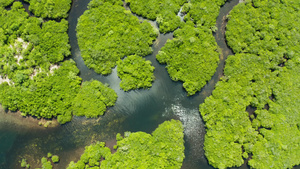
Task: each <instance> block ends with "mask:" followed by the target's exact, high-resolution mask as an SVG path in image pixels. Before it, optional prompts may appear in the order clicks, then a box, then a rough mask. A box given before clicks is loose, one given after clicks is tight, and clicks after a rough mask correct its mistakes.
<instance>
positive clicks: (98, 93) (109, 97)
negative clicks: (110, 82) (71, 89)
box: [72, 80, 118, 118]
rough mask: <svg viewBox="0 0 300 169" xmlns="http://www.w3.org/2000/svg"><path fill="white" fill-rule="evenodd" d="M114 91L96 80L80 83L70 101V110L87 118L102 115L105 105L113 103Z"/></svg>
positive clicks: (108, 105)
mask: <svg viewBox="0 0 300 169" xmlns="http://www.w3.org/2000/svg"><path fill="white" fill-rule="evenodd" d="M117 98H118V96H117V94H116V92H115V91H114V90H113V89H111V88H109V87H108V86H107V85H104V84H102V83H101V82H99V81H97V80H92V81H86V82H83V83H82V88H81V90H80V91H79V92H78V94H77V96H76V97H75V99H74V100H73V102H72V112H73V114H74V115H76V116H85V117H87V118H91V117H94V118H95V117H98V116H100V115H103V114H104V112H105V111H106V109H107V107H110V106H113V105H115V102H116V101H117Z"/></svg>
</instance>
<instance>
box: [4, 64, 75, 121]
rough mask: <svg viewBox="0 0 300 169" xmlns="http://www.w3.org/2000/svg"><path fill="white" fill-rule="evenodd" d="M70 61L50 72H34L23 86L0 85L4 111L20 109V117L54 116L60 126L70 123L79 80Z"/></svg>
mask: <svg viewBox="0 0 300 169" xmlns="http://www.w3.org/2000/svg"><path fill="white" fill-rule="evenodd" d="M78 73H79V70H78V69H77V67H76V65H75V62H74V61H72V60H71V61H65V62H63V63H62V65H61V66H60V68H59V69H56V70H54V73H53V74H51V75H47V73H45V72H41V73H38V74H37V76H34V77H33V80H31V79H29V80H27V81H26V82H25V83H24V85H18V86H17V85H16V86H9V85H8V84H7V83H2V84H1V85H0V93H1V95H0V101H1V104H2V106H3V107H4V108H7V109H9V110H13V111H16V110H20V111H21V112H22V115H24V116H26V115H31V116H36V117H38V118H41V117H44V118H52V117H58V121H59V122H60V123H65V122H68V121H70V120H71V118H72V114H71V105H72V101H73V99H74V97H76V94H77V92H78V91H79V89H80V83H81V78H79V77H78V76H77V74H78Z"/></svg>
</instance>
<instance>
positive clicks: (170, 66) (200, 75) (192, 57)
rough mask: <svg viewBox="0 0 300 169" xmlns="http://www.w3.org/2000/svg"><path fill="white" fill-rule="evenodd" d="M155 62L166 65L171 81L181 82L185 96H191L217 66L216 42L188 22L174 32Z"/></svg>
mask: <svg viewBox="0 0 300 169" xmlns="http://www.w3.org/2000/svg"><path fill="white" fill-rule="evenodd" d="M156 59H157V60H158V61H159V62H160V63H162V64H167V66H166V68H167V70H168V73H169V75H170V77H171V79H172V80H174V81H178V80H180V81H183V87H184V88H185V90H186V91H187V92H188V95H193V94H195V93H196V92H197V91H200V90H201V88H202V87H203V86H204V85H205V84H206V82H207V81H209V80H210V79H211V77H212V76H213V74H214V73H215V71H216V68H217V67H218V63H219V52H217V43H216V41H215V39H214V37H213V35H212V32H211V30H210V29H207V28H205V27H197V28H195V26H194V24H193V23H192V22H190V21H188V22H187V23H186V24H185V25H184V27H183V28H180V29H178V30H176V31H175V32H174V39H172V40H168V41H167V43H166V45H165V46H164V47H162V48H161V51H159V53H158V55H156Z"/></svg>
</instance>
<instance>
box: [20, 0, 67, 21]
mask: <svg viewBox="0 0 300 169" xmlns="http://www.w3.org/2000/svg"><path fill="white" fill-rule="evenodd" d="M25 1H27V2H29V3H30V6H29V10H30V11H31V12H32V13H33V14H34V15H35V16H38V17H42V18H52V19H56V18H66V17H68V12H69V10H70V8H71V3H72V0H25Z"/></svg>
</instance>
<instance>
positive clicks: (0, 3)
mask: <svg viewBox="0 0 300 169" xmlns="http://www.w3.org/2000/svg"><path fill="white" fill-rule="evenodd" d="M13 2H14V0H0V7H6V6H8V5H10V4H12V3H13Z"/></svg>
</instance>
